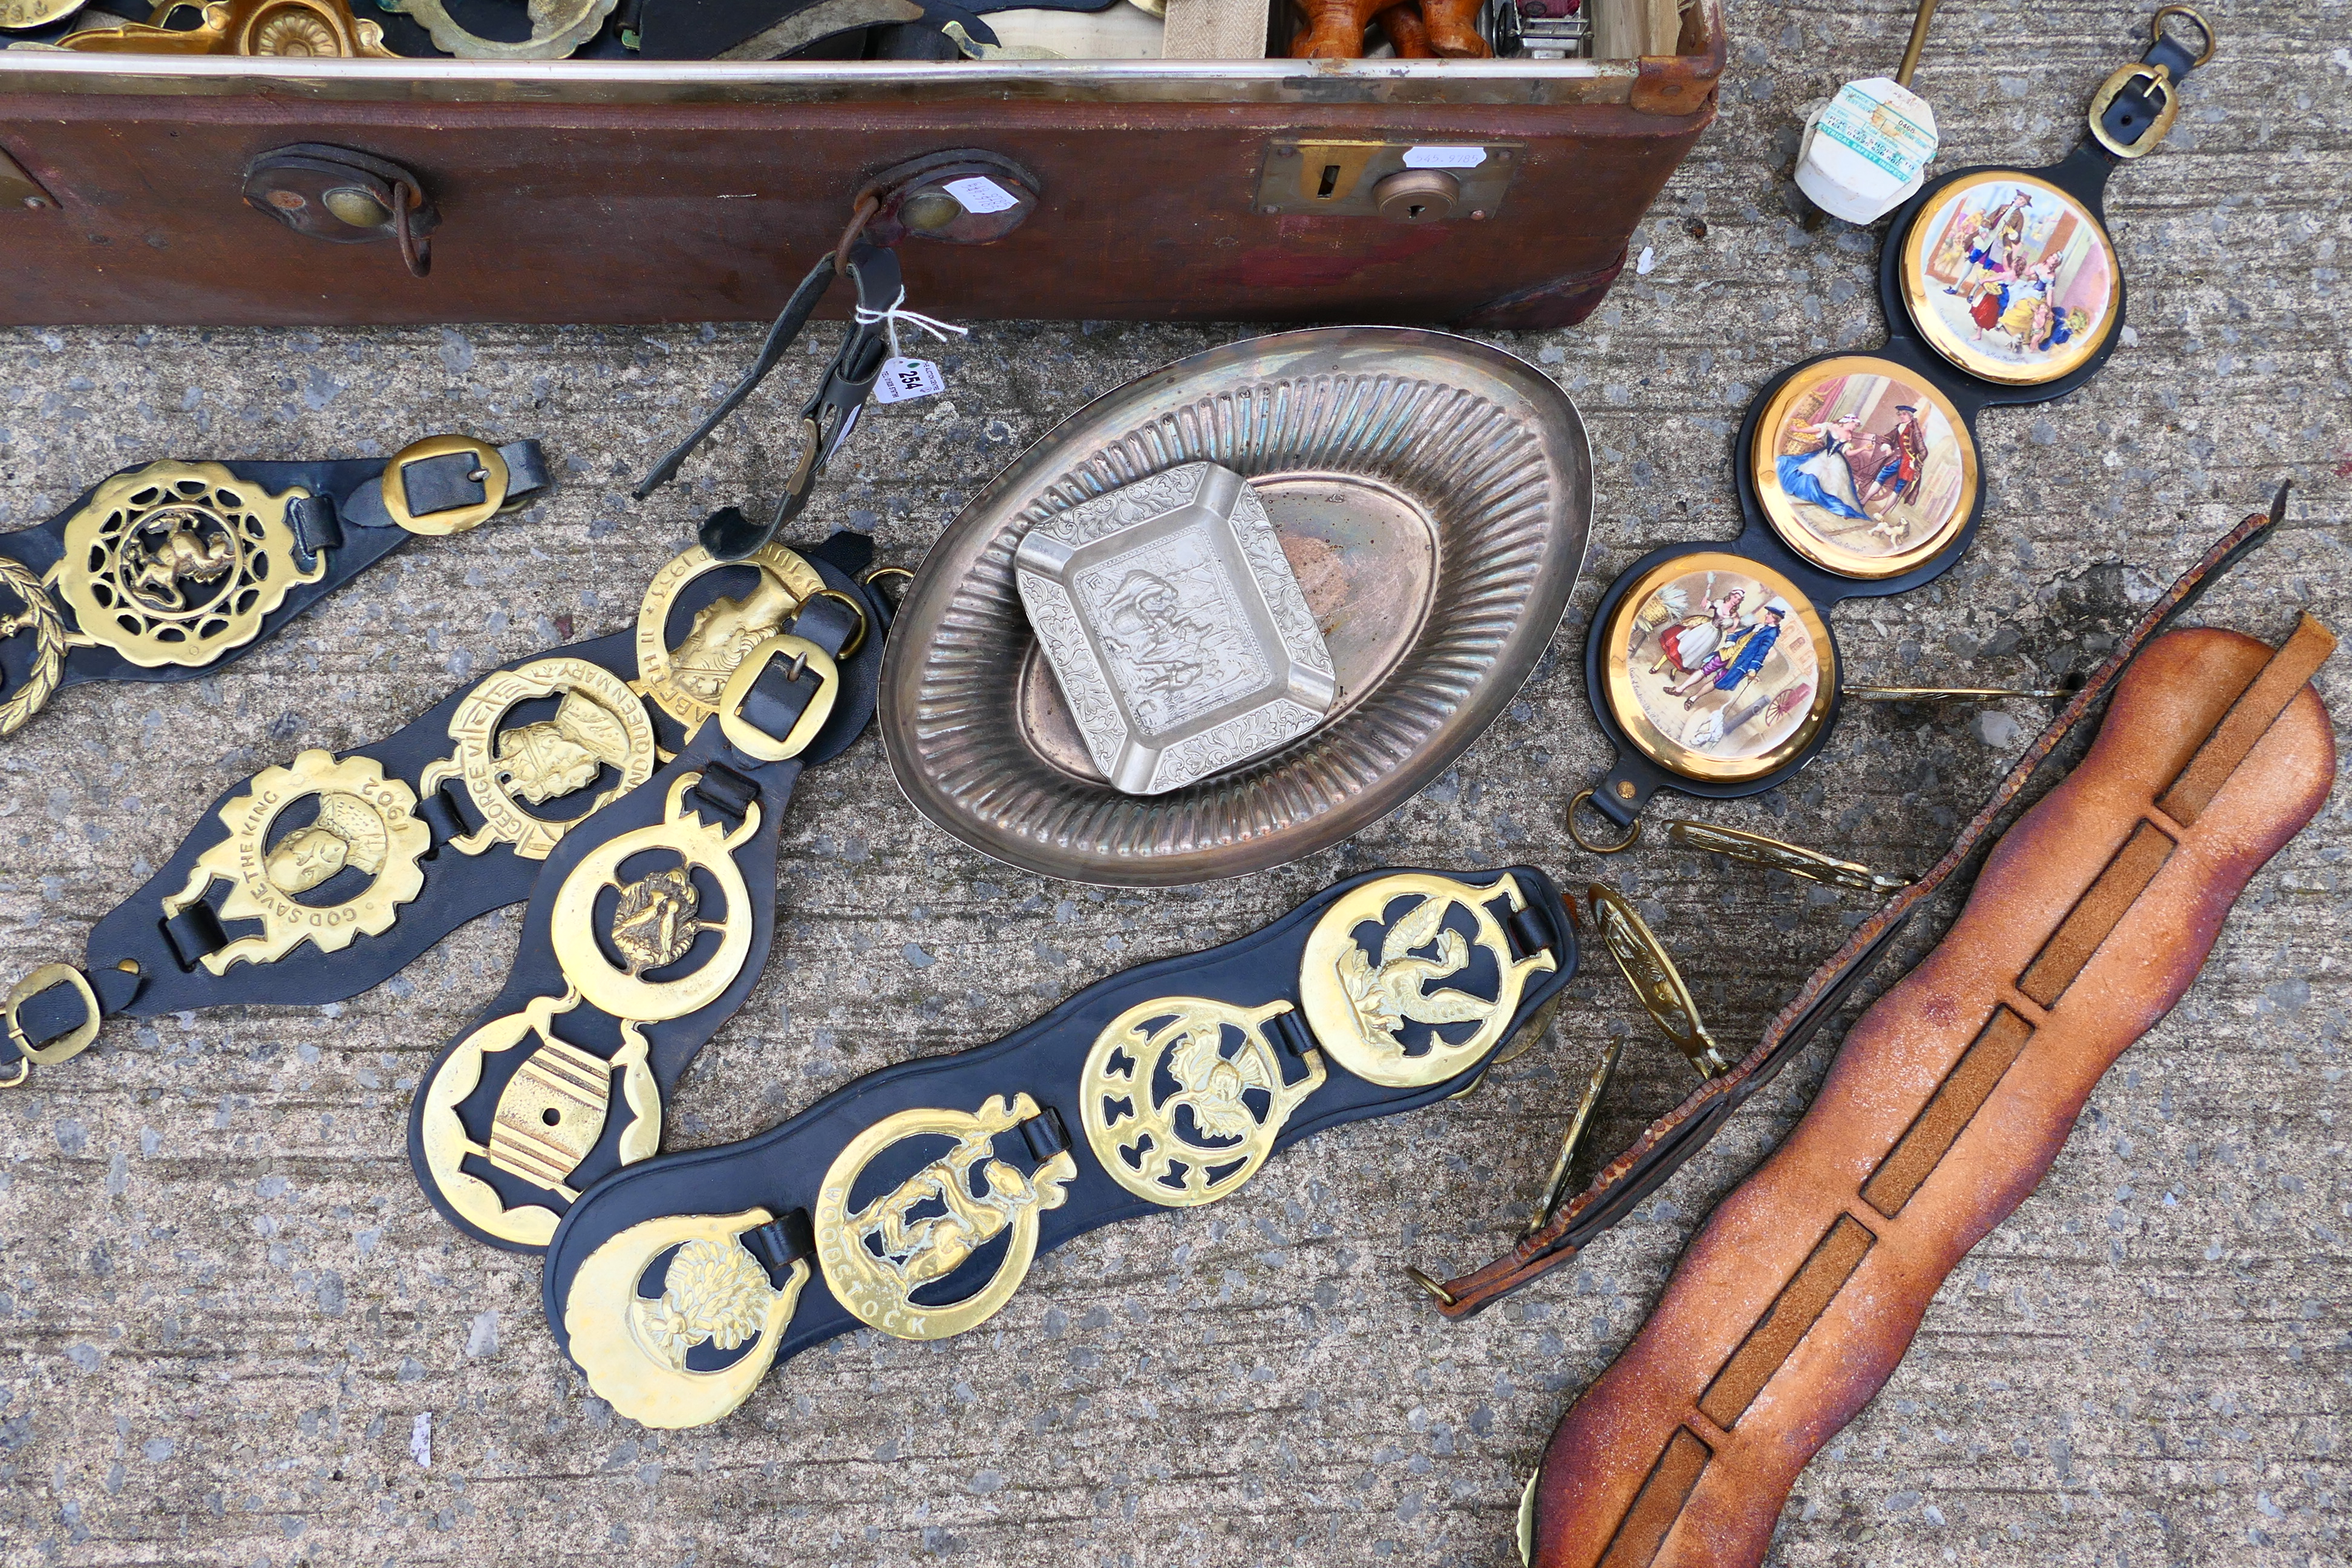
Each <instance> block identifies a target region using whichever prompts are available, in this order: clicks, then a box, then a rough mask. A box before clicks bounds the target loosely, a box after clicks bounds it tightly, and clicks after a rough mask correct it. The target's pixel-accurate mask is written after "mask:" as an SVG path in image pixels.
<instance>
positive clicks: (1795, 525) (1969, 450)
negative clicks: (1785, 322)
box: [1749, 354, 1977, 578]
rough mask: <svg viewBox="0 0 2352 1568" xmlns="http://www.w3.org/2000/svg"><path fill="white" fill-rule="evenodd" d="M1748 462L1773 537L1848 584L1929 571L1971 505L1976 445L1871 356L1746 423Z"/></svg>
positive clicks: (1917, 377) (1937, 401) (1791, 384)
mask: <svg viewBox="0 0 2352 1568" xmlns="http://www.w3.org/2000/svg"><path fill="white" fill-rule="evenodd" d="M1749 459H1750V466H1751V471H1752V472H1753V474H1754V477H1755V480H1756V494H1757V498H1758V499H1759V500H1761V501H1762V502H1763V506H1764V515H1765V516H1766V517H1767V518H1769V520H1770V521H1771V524H1772V531H1774V532H1775V533H1777V534H1779V535H1780V539H1781V542H1784V543H1785V544H1787V545H1788V546H1789V548H1790V549H1791V550H1793V551H1795V552H1797V553H1798V554H1800V555H1801V556H1803V557H1804V558H1805V559H1806V560H1808V561H1810V562H1811V563H1813V564H1814V565H1816V566H1820V567H1822V568H1824V569H1826V570H1828V571H1832V572H1835V573H1838V574H1841V575H1843V576H1847V577H1864V578H1878V577H1896V576H1900V575H1902V574H1904V573H1906V572H1908V571H1910V570H1912V569H1913V568H1914V567H1916V566H1919V565H1922V564H1924V563H1927V562H1928V561H1930V560H1932V559H1934V558H1935V557H1936V556H1937V555H1938V554H1940V553H1942V552H1943V551H1944V550H1945V548H1946V547H1947V546H1948V545H1949V544H1950V543H1951V542H1952V541H1953V540H1954V539H1956V538H1958V536H1959V533H1960V531H1961V530H1962V529H1964V528H1966V527H1967V526H1968V521H1969V511H1970V510H1972V509H1973V508H1974V507H1975V505H1976V500H1977V447H1976V439H1975V437H1972V436H1971V435H1969V427H1968V425H1967V423H1966V422H1965V421H1964V420H1962V419H1961V417H1960V414H1959V410H1958V409H1957V408H1955V407H1954V406H1953V405H1952V400H1951V399H1950V398H1948V397H1947V396H1945V395H1944V394H1943V393H1942V392H1941V391H1940V390H1938V389H1937V387H1936V385H1935V384H1933V383H1931V382H1930V381H1928V379H1927V377H1926V376H1923V375H1921V374H1919V373H1918V372H1916V371H1915V370H1912V369H1910V368H1908V367H1907V366H1905V365H1900V364H1896V363H1895V362H1894V361H1892V360H1885V359H1879V358H1876V357H1875V356H1873V355H1869V354H1848V355H1844V356H1842V357H1840V358H1837V359H1831V360H1823V361H1822V362H1821V363H1818V364H1811V365H1807V366H1806V367H1805V368H1804V369H1802V370H1801V371H1799V372H1798V373H1797V374H1794V375H1792V376H1790V378H1789V379H1788V381H1787V382H1785V383H1784V384H1782V385H1781V387H1780V390H1779V391H1778V392H1776V393H1774V394H1773V395H1772V400H1771V401H1770V402H1769V404H1767V405H1765V409H1764V413H1763V416H1762V417H1761V418H1759V420H1758V421H1757V422H1756V435H1755V437H1754V447H1753V450H1752V451H1751V452H1750V453H1749Z"/></svg>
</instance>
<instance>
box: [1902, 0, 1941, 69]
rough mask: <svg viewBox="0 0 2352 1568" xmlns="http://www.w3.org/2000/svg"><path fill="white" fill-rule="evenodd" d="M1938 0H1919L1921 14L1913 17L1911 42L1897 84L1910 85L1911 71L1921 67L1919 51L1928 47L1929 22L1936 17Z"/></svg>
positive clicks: (1904, 53)
mask: <svg viewBox="0 0 2352 1568" xmlns="http://www.w3.org/2000/svg"><path fill="white" fill-rule="evenodd" d="M1935 16H1936V0H1919V14H1918V15H1917V16H1915V17H1913V18H1912V19H1911V42H1910V45H1909V47H1906V48H1905V49H1904V51H1903V66H1902V68H1901V69H1899V70H1897V71H1896V72H1895V86H1897V87H1909V86H1910V85H1911V73H1912V72H1913V71H1915V70H1917V69H1918V68H1919V51H1920V50H1921V49H1922V48H1925V47H1927V24H1928V23H1929V22H1930V21H1932V20H1934V19H1935Z"/></svg>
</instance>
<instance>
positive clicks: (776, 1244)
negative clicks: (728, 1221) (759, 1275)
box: [743, 1209, 816, 1279]
mask: <svg viewBox="0 0 2352 1568" xmlns="http://www.w3.org/2000/svg"><path fill="white" fill-rule="evenodd" d="M743 1245H744V1246H745V1247H747V1248H749V1249H750V1251H751V1256H752V1257H754V1258H758V1259H759V1260H760V1267H761V1268H765V1269H766V1270H767V1271H768V1277H769V1278H770V1279H782V1277H783V1275H784V1273H785V1271H786V1270H787V1269H789V1268H792V1266H793V1263H794V1262H795V1261H797V1260H799V1259H801V1258H814V1257H815V1256H816V1226H814V1225H813V1224H812V1223H810V1220H809V1212H808V1210H806V1209H793V1211H791V1212H790V1213H789V1214H785V1215H780V1216H778V1217H777V1218H775V1219H772V1220H770V1221H769V1222H768V1223H767V1224H765V1225H763V1226H760V1227H759V1228H758V1229H757V1230H752V1231H747V1232H745V1233H744V1236H743Z"/></svg>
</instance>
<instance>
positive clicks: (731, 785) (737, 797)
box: [694, 762, 760, 822]
mask: <svg viewBox="0 0 2352 1568" xmlns="http://www.w3.org/2000/svg"><path fill="white" fill-rule="evenodd" d="M694 793H695V795H696V796H697V797H698V799H700V800H701V801H702V802H703V803H704V804H705V805H709V807H710V808H711V809H712V810H713V811H716V812H718V813H719V814H720V815H721V816H725V817H726V818H727V819H728V820H729V821H730V822H740V821H742V820H743V816H744V814H745V813H747V812H749V811H750V810H751V807H752V805H753V804H754V803H756V802H757V801H758V800H759V798H760V785H759V782H758V781H757V780H755V779H753V778H751V776H750V775H748V774H746V773H742V772H741V771H740V770H739V769H736V768H731V767H730V766H728V765H727V764H726V763H721V762H713V763H709V764H708V765H706V766H705V767H704V768H703V770H702V777H700V778H699V779H698V780H696V781H695V785H694Z"/></svg>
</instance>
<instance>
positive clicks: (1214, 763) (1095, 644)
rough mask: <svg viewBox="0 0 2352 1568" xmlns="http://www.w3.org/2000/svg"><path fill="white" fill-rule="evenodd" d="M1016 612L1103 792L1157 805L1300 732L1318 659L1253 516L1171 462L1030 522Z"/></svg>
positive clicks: (1290, 586) (1282, 565)
mask: <svg viewBox="0 0 2352 1568" xmlns="http://www.w3.org/2000/svg"><path fill="white" fill-rule="evenodd" d="M1014 562H1015V565H1016V568H1017V570H1018V572H1019V576H1020V588H1021V602H1022V605H1023V606H1024V608H1025V609H1026V610H1027V611H1028V614H1029V624H1030V626H1031V627H1032V628H1033V629H1034V631H1035V632H1036V634H1037V641H1038V645H1039V647H1042V648H1043V649H1044V650H1045V658H1046V659H1047V661H1048V662H1049V663H1050V664H1051V665H1052V666H1053V669H1054V676H1055V680H1056V681H1057V682H1059V684H1060V686H1061V689H1062V697H1063V700H1065V701H1066V702H1067V703H1068V704H1069V708H1070V713H1071V716H1072V717H1073V718H1074V719H1075V720H1076V721H1077V726H1078V730H1079V732H1080V733H1081V734H1082V735H1083V736H1084V737H1085V739H1086V743H1087V753H1088V754H1089V755H1090V756H1092V757H1093V758H1094V761H1095V765H1096V766H1097V767H1098V768H1100V769H1101V770H1102V772H1103V774H1104V776H1105V777H1107V778H1108V779H1109V780H1110V782H1111V784H1112V787H1114V788H1116V789H1118V790H1121V791H1124V792H1125V793H1127V794H1129V795H1164V794H1166V793H1167V792H1168V791H1170V790H1172V789H1179V788H1181V787H1182V786H1183V785H1185V784H1191V783H1192V782H1194V781H1195V780H1197V779H1202V778H1205V777H1207V776H1208V775H1210V774H1212V773H1223V771H1225V770H1226V769H1228V768H1234V767H1239V766H1240V765H1241V764H1243V763H1247V762H1251V761H1253V760H1255V759H1256V758H1258V757H1262V756H1265V754H1266V753H1267V752H1273V751H1276V750H1278V749H1280V748H1281V747H1282V746H1284V745H1286V744H1287V743H1288V742H1291V741H1293V740H1296V739H1297V737H1299V736H1300V735H1303V734H1305V733H1306V732H1307V731H1309V730H1311V729H1313V728H1314V727H1315V726H1316V725H1317V724H1318V723H1319V722H1320V721H1322V719H1323V716H1324V715H1325V714H1326V713H1328V711H1330V708H1331V703H1332V700H1333V699H1334V698H1336V697H1337V696H1338V694H1339V683H1338V681H1337V679H1335V677H1334V675H1333V673H1332V667H1331V655H1330V652H1329V650H1328V648H1326V647H1324V645H1323V634H1322V632H1321V631H1320V630H1318V628H1317V626H1316V625H1315V616H1314V615H1313V614H1312V613H1311V612H1310V611H1309V610H1308V609H1307V596H1306V595H1304V594H1303V593H1301V592H1300V591H1299V587H1298V579H1297V576H1296V574H1293V573H1292V571H1291V568H1290V563H1289V561H1288V560H1287V559H1286V557H1285V556H1284V554H1283V552H1282V542H1281V541H1280V540H1279V539H1278V538H1276V535H1275V531H1274V524H1273V522H1272V521H1271V520H1270V519H1269V518H1268V517H1267V516H1266V511H1265V503H1264V502H1263V501H1261V500H1259V499H1258V497H1257V494H1256V492H1255V491H1254V490H1252V489H1250V487H1249V484H1248V482H1247V481H1246V480H1244V479H1243V478H1242V477H1241V476H1240V475H1239V474H1237V473H1235V472H1234V471H1233V470H1232V469H1231V468H1224V467H1223V466H1221V465H1219V464H1216V463H1186V464H1183V465H1181V467H1178V468H1170V469H1168V470H1166V471H1165V472H1162V473H1158V474H1153V475H1150V477H1148V478H1145V479H1137V480H1135V481H1134V482H1133V483H1131V484H1127V485H1122V486H1120V487H1119V488H1118V489H1115V490H1111V491H1108V492H1107V493H1105V494H1103V495H1100V496H1097V497H1096V498H1094V499H1093V500H1088V501H1085V502H1083V503H1081V504H1079V505H1077V506H1075V507H1072V508H1070V509H1069V510H1066V511H1062V512H1056V513H1055V514H1054V515H1052V516H1050V517H1047V518H1045V519H1044V520H1042V521H1039V522H1037V523H1035V524H1034V525H1033V526H1032V527H1031V528H1030V530H1029V531H1028V532H1027V534H1025V535H1024V537H1023V539H1022V541H1021V548H1020V550H1019V552H1018V553H1017V554H1016V555H1015V557H1014Z"/></svg>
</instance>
